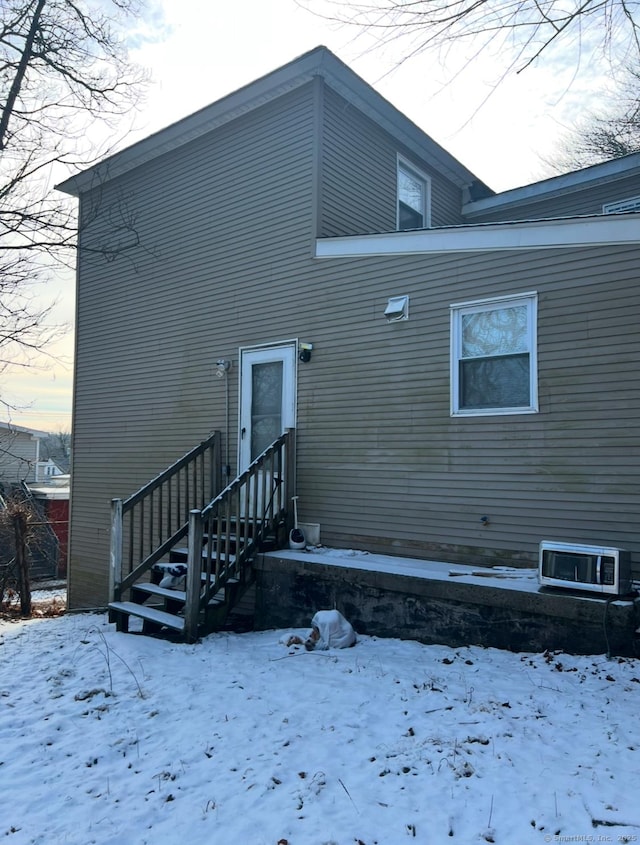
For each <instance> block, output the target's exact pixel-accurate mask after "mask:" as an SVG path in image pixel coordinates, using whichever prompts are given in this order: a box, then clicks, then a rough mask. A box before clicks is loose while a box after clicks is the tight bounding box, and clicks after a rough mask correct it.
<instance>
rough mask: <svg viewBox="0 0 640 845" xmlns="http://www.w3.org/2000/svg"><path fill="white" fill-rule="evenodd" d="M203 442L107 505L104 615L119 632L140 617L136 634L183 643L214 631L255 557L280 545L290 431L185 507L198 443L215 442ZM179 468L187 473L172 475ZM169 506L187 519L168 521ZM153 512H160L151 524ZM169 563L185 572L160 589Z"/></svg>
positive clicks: (250, 578) (285, 525) (249, 581)
mask: <svg viewBox="0 0 640 845" xmlns="http://www.w3.org/2000/svg"><path fill="white" fill-rule="evenodd" d="M210 440H211V442H210V443H209V441H207V442H206V443H208V445H205V444H201V445H200V447H197V448H196V450H193V451H192V452H191V453H189V455H187V456H185V458H183V459H181V461H180V462H178V464H180V467H179V469H177V470H176V467H177V466H178V464H175V465H174V466H173V467H170V468H169V470H166V471H165V473H163V474H161V475H160V476H158V477H157V478H156V479H154V480H153V481H152V482H150V484H149V485H147V486H146V487H145V488H143V489H142V490H141V491H138V492H137V493H136V494H134V496H132V497H130V498H129V499H127V500H126V501H124V502H123V501H121V500H114V501H113V503H112V547H111V573H112V575H111V581H112V588H111V596H112V600H111V601H110V602H109V613H110V619H111V620H112V621H113V622H115V623H116V626H117V628H118V630H120V631H128V630H130V627H129V622H130V619H131V618H132V617H133V618H137V619H139V620H142V633H145V634H161V635H166V636H170V637H175V638H178V639H181V640H185V641H187V642H195V641H196V640H197V639H198V637H200V636H202V635H206V634H208V633H211V632H212V631H216V630H220V629H221V628H222V627H224V626H225V624H226V623H227V622H228V620H229V618H230V615H231V614H232V613H233V612H234V610H235V609H236V608H237V607H238V605H239V603H240V602H241V600H242V598H243V596H245V594H246V593H247V591H248V590H249V589H250V588H251V586H252V585H253V583H254V567H253V564H254V560H255V556H256V554H258V553H259V552H260V551H265V550H267V549H273V548H278V547H280V546H281V545H283V544H284V543H285V542H286V538H287V536H288V532H289V530H290V527H291V525H290V523H291V517H290V512H289V510H288V508H287V503H288V502H289V501H290V500H291V496H292V495H293V492H294V491H293V483H294V478H295V472H294V470H295V465H294V456H295V432H294V431H293V430H289V431H287V432H285V434H283V435H282V436H281V437H280V438H278V440H276V441H275V442H274V443H272V444H271V446H269V448H268V449H266V450H265V451H264V452H263V453H262V454H261V455H260V456H258V457H257V458H256V460H255V461H253V463H252V464H251V466H250V467H249V468H248V469H247V470H246V471H245V472H243V473H242V474H241V475H239V476H238V477H237V478H236V479H234V481H232V482H231V483H230V484H229V485H228V486H227V487H226V488H225V489H224V490H222V491H221V492H220V493H218V494H217V495H213V496H212V497H211V499H210V501H208V502H207V503H204V504H203V503H200V504H199V506H198V507H191V505H192V504H193V502H194V494H193V491H196V490H198V491H200V490H201V486H202V485H201V484H200V480H201V478H200V476H202V470H201V468H200V469H198V467H199V464H198V463H195V464H194V461H195V462H198V461H200V460H201V452H200V451H199V450H201V449H202V448H204V449H205V451H206V450H207V449H209V448H214V449H215V448H217V447H219V440H218V441H217V447H216V440H215V435H214V436H213V439H210ZM194 467H195V470H196V471H197V473H198V479H196V480H194V478H192V474H193V471H194ZM184 471H186V472H187V478H186V480H185V478H183V479H182V480H180V479H178V480H176V474H177V473H181V472H184ZM209 475H210V477H211V478H213V477H214V476H215V472H211V473H209ZM143 491H144V492H143ZM189 491H192V492H191V493H190V492H189ZM197 495H200V496H201V493H198V494H195V497H196V498H197ZM174 509H179V510H180V512H181V513H182V514H183V516H186V521H184V522H182V523H180V524H176V520H175V519H174V517H173V515H172V512H173V510H174ZM161 512H162V513H166V514H167V516H166V518H165V519H164V523H163V527H162V528H161V529H160V531H157V528H158V523H159V521H160V522H161V523H162V520H161V519H160V513H161ZM154 525H155V528H153V526H154ZM150 531H151V532H152V533H153V539H151V536H150V534H149V532H150ZM185 538H186V545H185ZM125 561H126V563H125ZM176 564H183V566H184V568H185V570H186V574H185V576H184V579H183V580H184V584H179V585H175V586H178V589H173V588H172V589H167V588H166V587H164V586H160V581H161V580H162V577H163V575H164V574H166V572H167V571H168V569H169V568H171V567H175V566H176ZM125 568H126V570H127V571H126V572H125ZM172 586H173V585H172Z"/></svg>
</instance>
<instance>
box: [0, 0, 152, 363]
mask: <svg viewBox="0 0 640 845" xmlns="http://www.w3.org/2000/svg"><path fill="white" fill-rule="evenodd" d="M138 13H139V6H138V0H2V2H1V3H0V108H1V112H0V372H1V371H3V370H6V368H7V367H9V366H14V367H22V366H27V365H28V364H29V363H31V362H33V361H34V360H35V359H36V358H38V357H40V356H41V354H42V353H43V350H44V347H45V345H46V344H47V343H49V342H51V341H52V340H53V339H55V338H56V337H58V336H59V334H60V328H59V327H56V326H55V325H53V323H52V308H53V303H51V304H49V305H45V306H43V305H42V304H41V301H40V300H39V299H38V298H36V297H35V295H34V294H33V291H34V288H35V286H36V285H40V284H42V282H46V280H47V279H48V278H49V277H50V274H51V273H52V272H53V271H54V270H55V269H56V267H57V266H58V265H60V264H71V263H72V258H73V253H74V250H75V245H76V240H75V237H76V220H75V208H74V205H73V203H72V201H71V200H70V199H69V198H67V197H63V196H61V195H59V194H55V193H54V192H53V189H52V182H53V178H54V173H55V174H57V175H59V176H64V175H66V174H67V173H68V172H69V171H70V170H71V171H72V170H74V169H77V168H78V167H87V166H89V165H90V164H92V163H94V161H95V158H96V156H97V152H96V151H95V149H92V142H91V138H92V137H93V138H95V137H96V126H97V125H99V124H100V123H102V124H104V125H106V126H107V127H108V126H110V124H111V122H112V121H115V120H116V119H117V118H118V117H119V116H121V115H122V114H124V113H125V112H127V111H128V110H129V109H131V108H132V107H133V106H134V105H135V104H136V103H137V101H138V99H139V95H140V93H141V91H142V90H143V87H144V82H145V76H144V74H143V73H142V72H141V71H140V70H139V69H137V68H135V67H134V66H132V65H131V63H130V62H129V59H128V54H127V47H126V40H125V39H126V38H127V37H128V34H129V31H128V25H130V26H131V28H132V29H133V28H135V26H136V19H137V15H138ZM102 152H103V151H102ZM125 217H126V215H124V213H123V222H122V226H123V227H125V225H126V220H125ZM129 225H130V227H132V224H131V223H130V221H129ZM135 237H136V238H137V234H136V236H135ZM129 240H130V241H131V242H133V241H134V240H135V238H133V237H132V236H129ZM45 354H46V353H45Z"/></svg>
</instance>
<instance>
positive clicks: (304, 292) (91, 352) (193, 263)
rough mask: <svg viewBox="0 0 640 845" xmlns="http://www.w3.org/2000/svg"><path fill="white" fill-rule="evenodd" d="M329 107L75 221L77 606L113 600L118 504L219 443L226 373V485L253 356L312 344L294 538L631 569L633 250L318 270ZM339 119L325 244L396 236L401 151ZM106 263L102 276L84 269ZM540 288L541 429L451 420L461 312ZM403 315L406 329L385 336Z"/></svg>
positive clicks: (164, 169) (248, 122)
mask: <svg viewBox="0 0 640 845" xmlns="http://www.w3.org/2000/svg"><path fill="white" fill-rule="evenodd" d="M325 93H327V92H325ZM316 94H317V91H316V86H315V85H314V84H313V83H310V84H309V85H306V86H304V87H301V88H299V89H297V90H296V91H294V92H291V93H289V94H287V95H285V96H283V97H281V98H279V99H278V100H276V101H274V102H272V103H270V104H269V105H266V106H263V107H262V108H260V109H257V110H254V111H252V112H251V113H249V114H247V115H245V116H244V117H241V118H239V119H237V120H235V121H233V122H232V123H229V124H227V125H226V126H224V127H223V128H221V129H219V130H217V131H216V132H214V133H211V134H210V135H208V136H204V137H202V138H200V139H198V140H196V141H193V142H192V143H190V144H188V145H186V146H184V147H182V148H180V150H179V151H178V152H176V153H173V154H171V153H169V154H166V155H165V156H163V157H162V158H159V159H157V160H155V161H153V162H150V163H148V164H146V165H144V166H143V167H140V168H138V169H137V170H135V171H132V172H131V173H130V174H129V175H128V176H127V177H126V179H118V180H113V181H112V182H110V183H108V184H106V185H105V186H104V187H103V188H101V189H96V190H95V191H94V192H93V195H92V196H91V197H90V198H86V199H85V200H84V201H83V208H82V210H83V214H84V215H85V219H87V217H88V216H89V217H90V211H91V208H92V206H93V208H94V209H95V210H97V212H99V214H98V217H97V218H96V220H95V221H93V222H92V223H88V228H87V229H86V231H84V232H83V234H82V245H83V246H84V247H85V249H84V250H82V251H81V254H80V277H81V281H80V286H79V294H78V313H79V322H78V332H77V346H78V356H77V378H76V401H75V417H74V470H73V495H72V538H71V576H70V600H71V605H72V606H75V607H77V606H82V605H89V604H100V603H105V602H106V600H107V581H108V556H109V501H110V499H111V498H112V497H114V496H123V497H124V496H127V495H129V494H131V493H132V492H134V491H135V490H136V489H137V488H138V487H139V486H140V485H142V484H143V483H145V482H146V481H148V480H149V479H150V478H152V477H153V476H154V475H155V474H157V473H158V472H159V471H160V470H162V469H163V468H164V467H165V466H167V465H168V464H170V463H171V462H173V461H174V460H176V459H177V458H178V457H179V456H180V455H182V454H184V453H185V452H187V451H188V450H189V449H190V448H192V447H193V446H194V445H196V444H197V443H198V442H200V441H201V440H202V439H203V438H204V437H206V436H207V435H208V434H209V432H210V431H211V430H214V429H219V430H222V432H223V435H226V433H225V431H224V427H225V389H224V382H223V380H220V379H216V378H215V377H214V375H213V369H214V365H215V361H216V359H218V358H220V357H224V358H229V359H230V360H231V361H232V365H233V369H232V371H231V375H230V378H229V388H230V431H229V439H228V445H229V451H230V462H231V466H232V470H233V471H235V466H236V445H237V428H238V349H239V347H242V346H249V345H256V344H262V343H270V342H281V341H285V340H290V339H292V338H300V339H302V340H306V341H310V342H312V343H313V355H312V359H311V361H310V362H309V363H307V364H302V363H300V364H299V365H298V402H297V446H298V493H299V495H300V501H299V505H300V520H301V521H303V522H318V523H320V524H321V532H322V533H321V538H322V541H323V542H324V543H326V544H328V545H341V546H346V547H357V548H364V549H368V550H370V551H386V552H391V553H396V554H401V555H415V556H418V557H421V558H425V559H429V558H432V559H433V558H437V559H441V560H448V561H464V562H470V563H514V562H525V563H532V562H533V560H534V558H535V553H536V549H537V545H538V543H539V542H540V540H542V539H556V540H573V541H584V542H602V543H607V544H610V545H619V546H622V547H627V548H629V549H631V550H632V552H633V554H634V559H635V561H636V563H635V565H636V568H637V569H638V570H639V572H640V567H639V566H638V563H639V562H640V538H639V537H638V535H637V526H636V520H637V513H638V508H639V506H640V492H639V490H638V486H637V478H638V471H639V469H640V451H639V448H638V446H637V445H636V439H637V419H638V417H639V416H640V389H639V388H640V384H639V381H640V376H639V375H638V373H640V335H639V334H638V332H637V328H636V327H637V324H638V316H639V310H640V285H639V284H638V282H639V279H638V275H639V272H638V266H639V262H638V250H637V249H636V248H632V247H625V248H620V247H612V248H604V247H599V248H589V249H582V250H575V249H567V250H562V249H559V250H547V251H537V252H517V251H516V252H510V253H507V252H504V253H493V254H489V253H481V254H460V255H458V254H436V255H429V256H412V257H397V256H396V257H388V258H364V259H326V260H315V259H313V258H312V250H313V240H314V237H315V235H316V231H315V229H316V225H317V219H316V208H317V194H316V189H317V186H316V185H315V184H314V175H316V174H317V173H318V167H317V165H318V162H317V159H316V158H315V157H316V155H317V151H318V145H317V141H318V139H317V134H316V133H317V129H318V122H319V121H318V114H319V113H318V112H317V110H316V109H317V107H319V106H320V105H321V101H319V100H318V99H317V97H316ZM324 105H325V108H326V109H327V112H326V114H327V122H326V126H325V128H324V132H323V138H322V140H323V144H324V154H325V158H324V159H323V162H324V164H323V174H324V179H325V185H324V189H323V198H324V206H323V215H324V216H323V218H322V230H323V231H324V232H325V234H328V233H329V232H330V231H331V232H332V233H334V234H347V233H348V232H349V231H351V229H350V228H348V227H349V226H350V221H351V220H352V219H353V218H352V214H354V215H355V214H356V209H357V208H359V207H360V206H363V204H364V201H365V198H366V199H367V202H369V201H370V200H372V196H373V202H374V204H373V209H372V211H371V216H370V217H369V218H367V220H366V221H365V220H364V219H363V218H362V217H360V218H357V219H359V223H362V224H363V225H364V223H365V222H368V225H373V223H374V222H376V223H377V222H378V221H380V222H383V221H384V220H386V219H387V217H386V216H385V215H389V214H390V213H391V215H392V216H393V217H394V219H395V162H396V159H395V156H396V152H397V150H396V148H395V146H394V145H393V144H392V143H391V142H390V139H389V138H387V137H386V136H384V134H383V133H379V135H378V136H377V137H376V139H375V141H372V140H371V137H372V136H371V134H370V128H371V127H370V126H369V128H367V131H366V132H365V131H364V128H365V124H368V120H365V119H364V118H362V116H361V115H359V114H356V113H354V110H353V109H351V108H350V109H348V110H347V111H346V112H345V114H346V115H347V116H348V121H346V119H345V120H343V121H342V122H339V121H338V120H337V115H338V113H339V109H338V106H339V98H337V96H336V95H333V94H332V93H331V92H329V93H328V94H327V96H326V97H325V98H324ZM341 127H342V128H341ZM341 131H344V132H345V134H346V138H347V139H348V141H347V142H345V143H343V142H342V141H341V140H340V137H339V135H340V132H341ZM367 133H369V134H367ZM365 136H367V137H369V139H370V142H367V143H365V142H364V140H363V142H362V145H361V146H358V145H357V144H356V143H355V139H356V138H358V137H360V138H361V139H364V138H365ZM354 151H355V152H356V153H357V156H356V158H358V157H360V163H358V165H357V166H356V164H355V163H354V158H353V156H354ZM399 152H402V150H400V151H399ZM362 161H366V162H368V164H369V168H368V172H365V170H364V169H363V168H362V166H361V162H362ZM417 163H418V164H419V162H417ZM425 166H426V164H425ZM349 173H351V174H353V175H354V178H352V179H351V181H349V179H347V178H346V174H349ZM356 174H357V176H358V178H357V179H356V178H355V176H356ZM391 174H392V175H391ZM365 175H366V176H367V177H368V178H369V180H370V182H369V186H367V185H365V184H364V183H362V184H360V182H359V179H360V177H362V178H364V176H365ZM391 182H393V189H392V188H390V187H389V185H391ZM435 184H436V179H435V175H434V191H435ZM445 184H447V185H448V184H449V183H445V182H444V181H443V182H442V183H441V185H442V186H444V185H445ZM370 185H374V186H377V187H378V188H380V186H382V189H380V190H379V192H378V191H374V192H373V194H372V191H371V188H370ZM385 186H387V187H385ZM338 188H340V189H341V191H342V192H341V193H338ZM345 188H348V189H349V190H346V191H345V190H344V189H345ZM439 190H440V189H439ZM447 190H449V192H450V194H449V195H450V196H451V197H452V196H453V193H454V192H453V189H451V188H448V189H447ZM390 192H393V194H394V196H393V199H392V209H393V210H392V212H389V210H388V200H389V198H390ZM445 193H446V191H445V188H444V187H442V196H445ZM89 200H91V202H89ZM349 203H351V205H349ZM445 206H446V202H444V200H443V201H442V208H443V209H444V207H445ZM340 208H344V209H345V210H346V212H348V213H344V214H343V213H342V212H341V211H339V210H340ZM442 213H443V214H444V211H443V212H442ZM129 219H131V222H133V223H134V226H135V233H136V236H137V237H139V239H140V242H139V245H137V246H132V247H131V248H130V249H127V250H125V251H120V252H119V251H118V249H117V246H118V244H119V243H120V244H121V245H122V244H126V243H128V242H132V239H131V233H130V232H129V231H127V227H126V226H121V227H120V228H119V229H117V230H115V231H114V222H115V223H117V222H118V221H121V222H127V221H128V220H129ZM340 227H345V230H344V231H342V230H341V229H340ZM127 239H129V241H127ZM100 245H102V247H103V248H104V247H105V245H106V246H110V249H111V250H112V254H111V255H109V260H106V259H105V258H104V257H103V256H101V255H99V254H95V253H92V252H88V251H86V248H87V247H90V246H91V247H93V248H97V247H99V246H100ZM529 291H537V293H538V297H539V300H538V353H539V358H538V366H539V396H540V413H538V414H528V415H521V416H520V415H510V416H503V417H498V416H496V417H474V418H452V417H451V416H450V401H449V372H450V363H449V306H450V304H451V303H455V302H461V301H466V300H475V299H482V298H486V297H493V296H506V295H512V294H519V293H524V292H529ZM399 294H408V295H409V296H410V298H411V300H410V319H409V320H408V321H407V322H402V323H397V324H393V325H390V324H388V323H387V322H386V320H385V319H384V316H383V313H384V308H385V306H386V303H387V299H388V297H390V296H394V295H399ZM225 445H226V444H223V454H224V448H225ZM485 515H486V516H488V517H489V525H488V526H487V527H483V526H482V524H481V522H480V518H481V517H482V516H485ZM425 565H426V564H425Z"/></svg>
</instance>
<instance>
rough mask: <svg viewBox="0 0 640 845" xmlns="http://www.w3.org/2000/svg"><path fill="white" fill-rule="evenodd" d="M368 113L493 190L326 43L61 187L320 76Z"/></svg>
mask: <svg viewBox="0 0 640 845" xmlns="http://www.w3.org/2000/svg"><path fill="white" fill-rule="evenodd" d="M318 76H320V77H323V79H324V80H325V82H326V83H327V84H328V85H329V86H330V87H331V88H332V89H333V90H335V91H337V93H338V94H340V95H341V96H342V97H344V99H345V100H347V101H348V102H350V103H352V104H353V105H354V106H356V107H357V108H358V109H359V110H360V111H362V112H363V113H364V114H366V115H367V116H369V117H370V118H371V119H372V120H374V121H375V122H376V123H377V124H378V125H379V126H382V127H383V128H384V129H385V130H386V131H387V132H389V133H390V134H391V135H392V136H393V137H395V138H396V139H397V140H398V141H399V142H401V143H402V144H403V145H404V146H405V147H407V148H408V149H409V150H412V151H413V152H415V154H416V155H419V156H421V157H423V158H428V159H430V160H431V161H433V162H434V164H435V165H437V166H438V167H439V168H440V170H441V172H442V173H443V175H445V176H447V177H448V178H449V179H451V181H452V182H454V183H455V184H457V185H458V186H459V187H460V188H464V187H468V186H469V185H470V184H471V183H475V185H476V186H478V185H479V186H480V187H481V188H482V189H484V192H488V193H493V191H491V189H490V188H487V187H486V186H485V185H483V183H482V182H481V181H480V180H479V179H478V178H477V177H476V176H475V175H474V174H473V173H472V172H471V171H470V170H467V168H466V167H464V165H462V164H461V163H460V162H459V161H458V160H457V159H456V158H454V157H453V156H452V155H451V154H450V153H448V152H447V151H446V150H445V149H444V148H443V147H441V146H440V145H439V144H438V143H436V142H435V141H434V140H433V139H432V138H430V137H429V136H428V135H427V134H426V133H425V132H423V131H422V129H420V128H419V127H418V126H416V124H415V123H413V122H412V121H411V120H409V118H407V117H405V115H403V114H402V112H400V111H398V109H396V108H395V106H393V105H391V103H390V102H389V101H388V100H386V99H385V98H384V97H382V96H381V95H380V94H378V93H377V91H375V90H374V89H373V88H372V87H371V86H370V85H369V84H368V83H366V82H365V81H364V80H363V79H362V78H361V77H359V76H358V75H357V74H356V73H354V72H353V71H352V70H351V69H350V68H349V67H347V65H345V64H344V63H343V62H341V61H340V59H338V58H337V57H336V56H335V55H334V54H333V53H332V52H331V51H330V50H328V49H327V48H326V47H316V48H315V49H313V50H310V51H309V52H308V53H305V54H304V55H302V56H300V57H299V58H297V59H294V60H293V61H292V62H289V63H288V64H286V65H284V66H283V67H281V68H278V69H277V70H275V71H272V72H271V73H268V74H266V75H265V76H263V77H261V78H260V79H257V80H256V81H255V82H251V83H250V84H248V85H245V86H244V87H242V88H240V89H238V90H237V91H235V92H233V93H232V94H229V95H227V96H226V97H223V98H222V99H220V100H217V101H216V102H215V103H213V104H212V105H209V106H206V107H205V108H203V109H200V110H199V111H197V112H196V113H195V114H192V115H190V116H189V117H186V118H184V119H182V120H180V121H178V122H177V123H174V124H172V125H171V126H169V127H167V128H166V129H162V130H160V131H159V132H156V133H155V134H153V135H151V136H149V137H148V138H145V139H144V140H142V141H139V142H138V143H136V144H133V145H132V146H130V147H128V148H127V149H125V150H123V151H122V152H119V153H116V154H115V155H113V156H110V157H109V158H107V159H105V160H104V161H103V162H101V163H100V164H98V165H96V166H95V167H92V168H89V169H88V170H85V171H83V172H82V173H78V174H77V175H75V176H72V177H71V178H70V179H67V180H66V181H64V182H62V183H61V184H60V185H58V186H57V188H58V189H59V190H61V191H64V192H66V193H68V194H71V195H73V196H79V194H81V193H82V192H83V191H87V190H90V189H91V188H93V187H96V186H97V185H100V184H103V183H104V182H105V181H108V180H110V179H114V178H116V177H117V176H122V175H123V174H125V173H127V172H129V171H130V170H133V169H134V168H136V167H139V166H140V165H142V164H145V163H146V162H148V161H151V160H152V159H154V158H156V157H157V156H161V155H163V154H164V153H166V152H169V151H171V150H175V149H177V148H178V147H180V146H182V145H183V144H187V143H189V142H190V141H193V140H194V139H196V138H199V137H200V136H202V135H204V134H206V133H208V132H211V131H212V130H214V129H217V128H218V127H220V126H223V125H224V124H226V123H228V122H230V121H231V120H234V119H236V118H237V117H239V116H240V115H243V114H245V113H247V112H249V111H251V110H253V109H256V108H259V107H260V106H262V105H264V104H265V103H268V102H270V101H272V100H274V99H276V98H278V97H280V96H282V95H283V94H285V93H287V92H289V91H292V90H294V89H296V88H298V87H300V86H301V85H304V84H306V83H307V82H310V81H312V80H313V79H314V78H316V77H318Z"/></svg>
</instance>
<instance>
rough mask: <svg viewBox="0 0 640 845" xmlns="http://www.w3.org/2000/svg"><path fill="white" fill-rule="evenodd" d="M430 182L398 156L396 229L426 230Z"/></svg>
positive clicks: (427, 225) (428, 221)
mask: <svg viewBox="0 0 640 845" xmlns="http://www.w3.org/2000/svg"><path fill="white" fill-rule="evenodd" d="M430 205H431V180H430V179H429V177H428V176H427V175H426V174H425V173H422V171H421V170H419V169H418V168H417V167H414V166H413V165H412V164H410V163H409V162H408V161H407V160H406V159H404V158H402V156H398V208H397V224H396V225H397V229H398V231H400V232H404V231H406V230H408V229H426V228H427V227H429V226H430V225H431V211H430Z"/></svg>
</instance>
